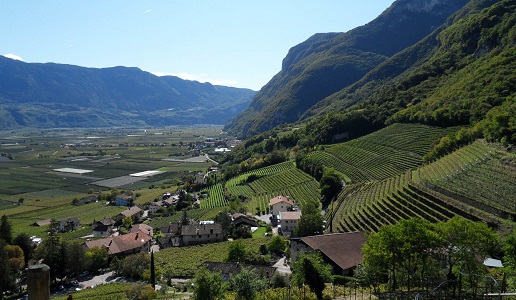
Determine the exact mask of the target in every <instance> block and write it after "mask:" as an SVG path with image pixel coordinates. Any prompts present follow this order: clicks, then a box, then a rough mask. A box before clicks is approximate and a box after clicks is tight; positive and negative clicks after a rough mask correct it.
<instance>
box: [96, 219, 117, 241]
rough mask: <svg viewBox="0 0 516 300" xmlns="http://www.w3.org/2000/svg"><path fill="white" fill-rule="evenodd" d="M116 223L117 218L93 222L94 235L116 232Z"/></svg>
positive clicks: (106, 234) (107, 234)
mask: <svg viewBox="0 0 516 300" xmlns="http://www.w3.org/2000/svg"><path fill="white" fill-rule="evenodd" d="M114 225H115V220H113V219H111V218H108V219H104V220H100V221H96V222H93V236H94V237H100V236H110V235H111V234H113V233H114V228H113V226H114Z"/></svg>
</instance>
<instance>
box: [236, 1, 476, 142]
mask: <svg viewBox="0 0 516 300" xmlns="http://www.w3.org/2000/svg"><path fill="white" fill-rule="evenodd" d="M466 3H467V1H466V0H461V1H430V0H398V1H396V2H395V3H394V4H393V5H392V6H391V7H390V8H389V9H387V10H386V11H385V12H384V13H382V14H381V15H380V16H379V17H377V18H376V19H375V20H373V21H371V22H370V23H368V24H366V25H364V26H361V27H358V28H356V29H353V30H351V31H348V32H346V33H326V34H316V35H314V36H312V37H310V38H309V39H308V40H306V41H305V42H303V43H301V44H299V45H297V46H295V47H293V48H291V49H290V51H289V53H288V55H287V56H286V57H285V59H284V60H283V65H282V70H281V71H280V72H279V73H278V74H277V75H276V76H274V77H273V78H272V80H271V81H270V82H269V83H267V85H265V86H264V87H263V88H262V90H261V91H260V92H259V93H258V94H257V95H256V96H255V98H254V99H253V102H252V103H251V105H250V107H249V109H248V110H246V111H245V112H243V113H242V114H241V115H239V116H238V117H236V118H235V119H232V120H231V121H229V122H228V123H227V125H226V129H227V130H229V131H230V132H234V133H237V134H240V135H243V136H251V135H253V134H256V133H260V132H263V131H266V130H268V129H271V128H273V127H275V126H276V125H279V124H283V123H288V122H294V121H297V120H298V119H299V118H300V117H301V116H302V115H303V114H304V113H305V111H306V110H308V109H309V108H310V107H312V106H313V105H314V104H316V103H317V102H319V101H320V100H322V99H324V98H325V97H327V96H329V95H331V94H333V93H335V92H337V91H340V90H342V89H343V88H345V87H347V86H350V85H351V84H353V83H355V82H356V81H358V80H360V79H361V78H362V77H363V76H364V75H365V74H367V73H368V72H369V71H371V70H372V69H373V68H375V67H376V66H378V65H379V64H380V63H382V62H384V61H385V60H386V59H388V58H389V57H391V56H392V55H394V54H395V53H397V52H399V51H401V50H403V49H405V48H407V47H409V46H411V45H413V44H415V43H417V42H418V41H419V40H421V39H422V38H424V37H425V36H426V35H428V34H429V33H431V32H432V31H433V30H435V29H436V28H437V27H439V26H440V25H441V24H442V23H443V22H444V21H445V20H446V19H447V18H448V17H449V16H450V15H451V14H452V13H454V12H456V11H457V10H459V9H460V8H461V7H462V6H463V5H464V4H466Z"/></svg>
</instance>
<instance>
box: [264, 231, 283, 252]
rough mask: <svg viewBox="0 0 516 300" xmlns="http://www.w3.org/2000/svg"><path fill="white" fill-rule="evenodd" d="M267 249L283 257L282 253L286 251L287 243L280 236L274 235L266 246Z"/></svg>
mask: <svg viewBox="0 0 516 300" xmlns="http://www.w3.org/2000/svg"><path fill="white" fill-rule="evenodd" d="M267 249H268V250H269V252H272V253H275V254H278V255H283V253H285V249H287V242H286V241H285V238H283V237H282V236H279V235H275V236H273V237H272V239H271V241H270V242H269V244H267Z"/></svg>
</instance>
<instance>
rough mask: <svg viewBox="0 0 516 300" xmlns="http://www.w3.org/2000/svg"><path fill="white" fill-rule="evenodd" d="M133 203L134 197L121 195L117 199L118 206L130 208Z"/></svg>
mask: <svg viewBox="0 0 516 300" xmlns="http://www.w3.org/2000/svg"><path fill="white" fill-rule="evenodd" d="M132 201H133V196H131V195H127V194H120V195H117V196H116V197H115V205H116V206H128V205H129V204H130V203H132Z"/></svg>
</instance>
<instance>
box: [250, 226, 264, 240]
mask: <svg viewBox="0 0 516 300" xmlns="http://www.w3.org/2000/svg"><path fill="white" fill-rule="evenodd" d="M266 232H267V229H266V228H265V227H259V228H258V229H256V230H255V232H253V239H255V238H262V237H264V236H265V233H266Z"/></svg>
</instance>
